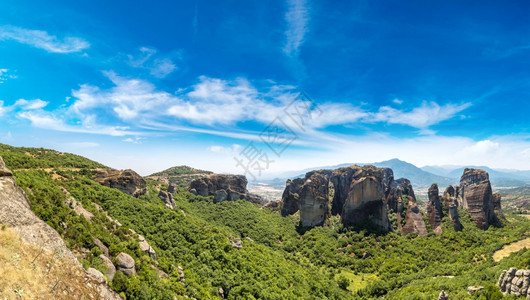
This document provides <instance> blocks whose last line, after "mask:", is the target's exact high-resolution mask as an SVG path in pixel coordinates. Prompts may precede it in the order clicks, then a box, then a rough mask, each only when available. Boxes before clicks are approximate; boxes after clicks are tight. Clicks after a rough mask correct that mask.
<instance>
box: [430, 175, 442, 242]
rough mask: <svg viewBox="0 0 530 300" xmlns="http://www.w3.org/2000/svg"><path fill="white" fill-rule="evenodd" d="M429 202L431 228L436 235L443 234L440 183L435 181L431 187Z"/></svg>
mask: <svg viewBox="0 0 530 300" xmlns="http://www.w3.org/2000/svg"><path fill="white" fill-rule="evenodd" d="M428 195H429V203H428V204H427V217H428V218H429V223H430V224H431V228H432V230H433V231H434V233H435V234H436V235H441V234H442V218H443V211H442V204H441V202H440V195H439V190H438V185H437V184H436V183H433V184H432V185H431V187H430V188H429V192H428Z"/></svg>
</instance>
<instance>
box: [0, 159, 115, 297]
mask: <svg viewBox="0 0 530 300" xmlns="http://www.w3.org/2000/svg"><path fill="white" fill-rule="evenodd" d="M0 224H5V225H7V226H9V227H10V228H12V229H13V230H14V231H16V232H17V233H18V234H19V235H20V237H21V238H22V240H23V241H25V242H26V243H29V244H32V245H35V246H36V247H38V248H41V249H43V251H46V252H47V253H59V256H60V257H64V258H65V259H66V260H67V261H65V263H67V265H68V266H69V268H72V270H74V271H72V274H71V276H79V280H78V281H79V282H85V284H87V285H90V286H91V287H93V288H94V291H95V292H96V293H99V294H100V297H102V298H104V299H120V297H119V296H118V295H117V294H116V293H114V292H113V291H112V290H110V288H109V287H108V286H107V285H106V284H105V282H104V281H103V282H101V281H99V279H94V276H93V274H90V273H87V272H85V271H84V270H83V268H82V266H81V264H80V263H79V262H77V260H76V259H75V258H74V256H73V254H72V253H71V252H70V251H69V250H68V248H67V247H66V245H65V243H64V242H63V240H62V239H61V237H60V236H59V234H58V233H57V232H56V231H55V230H53V228H51V227H50V226H49V225H47V224H46V223H44V222H43V221H42V220H40V219H39V218H38V217H37V216H36V215H35V214H34V213H33V212H32V211H31V209H30V203H29V200H28V198H27V197H26V194H25V193H24V191H23V190H22V189H21V188H19V187H18V186H17V185H16V181H15V178H14V177H13V176H12V173H11V171H9V170H8V169H7V168H6V166H5V164H4V161H3V160H2V158H1V157H0ZM62 288H64V289H65V290H66V288H71V289H72V290H73V292H72V291H69V293H70V296H72V297H74V295H76V291H83V290H86V289H87V287H80V286H77V287H76V286H73V287H62ZM79 296H82V294H80V295H79ZM85 296H86V295H85ZM62 298H64V297H62Z"/></svg>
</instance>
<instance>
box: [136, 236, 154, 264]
mask: <svg viewBox="0 0 530 300" xmlns="http://www.w3.org/2000/svg"><path fill="white" fill-rule="evenodd" d="M138 241H139V242H140V249H141V250H142V251H143V252H145V253H147V254H148V255H149V256H150V257H151V258H152V259H154V260H156V252H155V249H153V247H151V245H149V243H147V241H146V240H145V238H144V237H143V236H142V235H138Z"/></svg>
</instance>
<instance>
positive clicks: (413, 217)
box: [401, 196, 428, 236]
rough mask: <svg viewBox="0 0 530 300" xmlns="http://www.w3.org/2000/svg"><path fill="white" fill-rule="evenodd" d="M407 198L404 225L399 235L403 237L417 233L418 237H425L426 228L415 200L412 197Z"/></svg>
mask: <svg viewBox="0 0 530 300" xmlns="http://www.w3.org/2000/svg"><path fill="white" fill-rule="evenodd" d="M407 197H408V204H407V214H406V216H405V225H403V228H402V230H401V233H402V234H403V235H407V234H410V233H417V234H418V235H420V236H427V234H428V233H427V227H426V226H425V221H424V220H423V216H422V215H421V212H420V208H419V207H418V204H417V203H416V199H414V198H413V197H412V196H407Z"/></svg>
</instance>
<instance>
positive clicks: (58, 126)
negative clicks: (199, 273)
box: [18, 111, 138, 136]
mask: <svg viewBox="0 0 530 300" xmlns="http://www.w3.org/2000/svg"><path fill="white" fill-rule="evenodd" d="M18 116H19V117H20V118H22V119H26V120H29V121H30V122H31V124H32V125H33V126H35V127H38V128H43V129H50V130H56V131H63V132H75V133H89V134H102V135H111V136H125V135H134V134H138V133H137V132H132V131H128V129H129V128H128V127H120V126H100V125H98V126H94V127H91V126H88V127H87V126H82V127H76V126H71V125H68V124H66V123H65V122H64V121H63V119H62V118H58V117H55V116H53V115H50V114H47V113H34V112H31V111H24V112H20V113H18Z"/></svg>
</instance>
